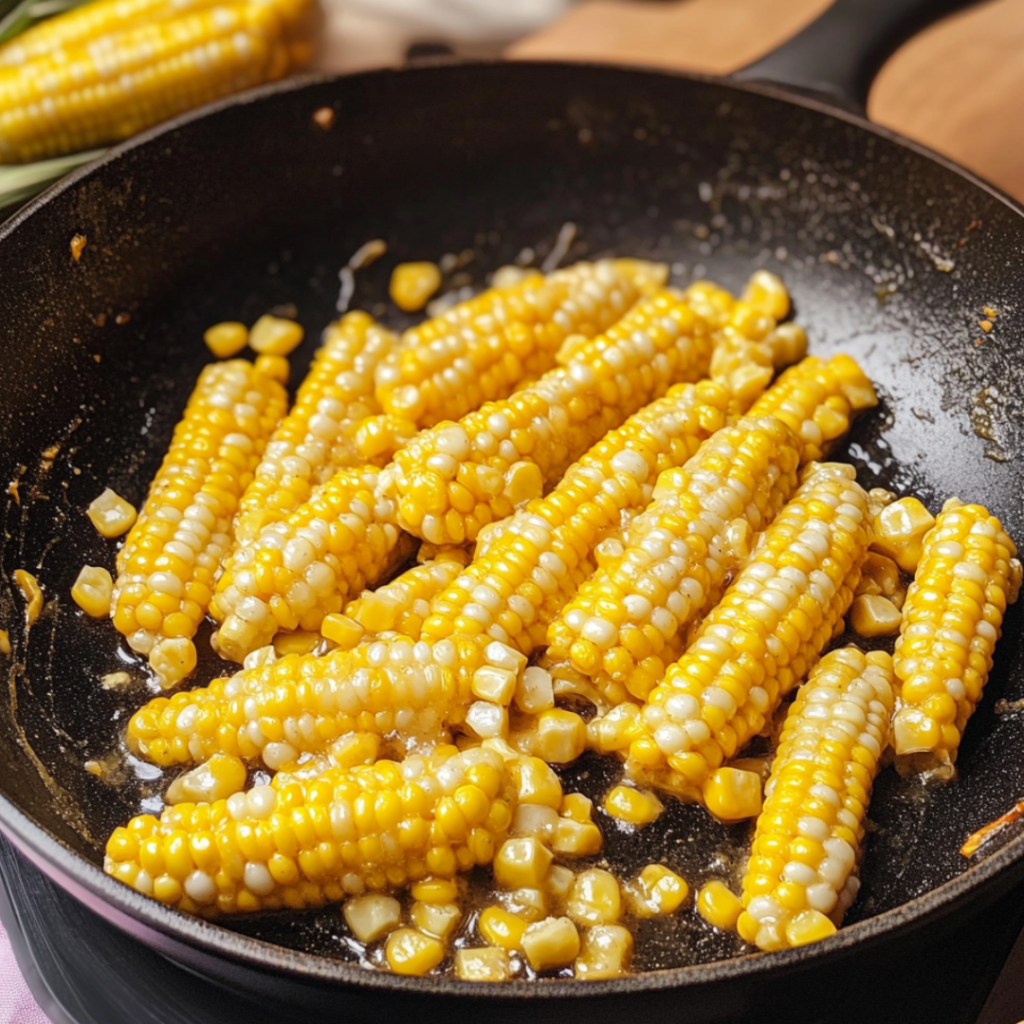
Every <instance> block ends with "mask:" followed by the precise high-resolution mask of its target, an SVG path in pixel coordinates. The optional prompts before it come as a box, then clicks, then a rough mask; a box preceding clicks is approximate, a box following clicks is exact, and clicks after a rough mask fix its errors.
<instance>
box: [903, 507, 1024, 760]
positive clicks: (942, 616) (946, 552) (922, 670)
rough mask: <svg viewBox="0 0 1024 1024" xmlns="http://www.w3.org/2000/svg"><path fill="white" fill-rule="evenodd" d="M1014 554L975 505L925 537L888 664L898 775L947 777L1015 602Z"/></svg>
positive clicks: (945, 517)
mask: <svg viewBox="0 0 1024 1024" xmlns="http://www.w3.org/2000/svg"><path fill="white" fill-rule="evenodd" d="M1016 553H1017V549H1016V547H1015V546H1014V543H1013V541H1012V540H1010V538H1009V537H1008V536H1007V535H1006V533H1005V531H1004V530H1003V527H1002V525H1001V524H1000V522H999V520H998V519H997V518H996V517H995V516H992V515H990V514H989V513H988V511H987V510H986V509H984V508H982V507H981V506H980V505H958V504H957V505H954V506H953V507H949V508H948V510H947V511H944V512H942V513H941V514H940V515H939V516H938V518H937V519H936V521H935V526H934V527H933V528H932V529H931V530H930V531H929V532H928V534H927V535H926V536H925V538H924V543H923V548H922V554H921V559H920V562H919V563H918V567H917V573H916V575H915V576H914V582H913V583H912V584H911V585H910V587H908V589H907V596H906V600H905V601H904V604H903V623H902V627H901V629H900V637H899V640H898V641H897V642H896V653H895V658H894V665H895V669H896V675H897V676H898V677H899V679H900V681H901V683H902V687H901V693H900V697H901V702H902V706H901V708H900V710H899V711H898V712H897V713H896V717H895V718H894V719H893V746H894V747H895V749H896V754H897V756H898V758H899V760H898V762H897V763H898V764H899V761H902V762H903V767H904V768H907V769H918V770H921V769H924V770H927V769H933V768H946V769H949V768H950V767H951V766H952V764H953V762H954V761H955V760H956V754H957V748H958V747H959V746H960V739H961V737H962V736H963V731H964V727H965V726H966V725H967V720H968V719H969V718H970V717H971V715H972V714H973V712H974V707H975V705H976V704H977V703H978V701H979V700H980V699H981V691H982V688H983V687H984V685H985V682H986V680H987V679H988V673H989V671H990V670H991V668H992V654H993V651H994V649H995V645H996V641H997V640H998V639H999V634H1000V631H1001V628H1002V622H1003V615H1004V614H1005V612H1006V606H1007V604H1008V603H1010V601H1012V600H1013V599H1014V598H1015V597H1016V590H1017V587H1018V586H1019V582H1020V563H1019V562H1017V561H1016V559H1015V557H1014V556H1015V555H1016ZM1014 563H1016V565H1015V564H1014ZM1015 584H1016V585H1015Z"/></svg>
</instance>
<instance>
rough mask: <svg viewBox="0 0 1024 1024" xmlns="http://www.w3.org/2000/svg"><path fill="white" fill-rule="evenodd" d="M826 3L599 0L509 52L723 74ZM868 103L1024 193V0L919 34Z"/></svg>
mask: <svg viewBox="0 0 1024 1024" xmlns="http://www.w3.org/2000/svg"><path fill="white" fill-rule="evenodd" d="M829 3H830V0H674V2H664V0H661V2H653V0H590V2H585V3H582V4H580V6H578V7H576V8H574V9H573V10H571V11H570V12H569V13H568V14H567V15H566V16H565V17H564V18H562V19H561V20H560V21H558V22H556V23H555V24H554V25H552V26H551V27H549V28H547V29H545V30H544V31H542V32H540V33H538V34H536V35H533V36H530V37H529V38H527V39H524V40H521V41H520V42H518V43H516V44H515V45H514V46H513V47H512V48H511V50H510V51H509V54H510V56H513V57H522V58H534V57H535V58H543V59H561V60H600V61H611V62H621V63H628V64H651V65H656V66H659V67H672V68H683V69H687V70H693V71H703V72H708V73H712V74H725V73H727V72H729V71H732V70H734V69H736V68H738V67H742V66H743V65H744V64H747V63H749V62H750V61H752V60H755V59H756V58H757V57H759V56H761V54H763V53H765V52H767V51H768V50H770V49H772V48H773V47H774V46H777V45H778V44H779V43H781V42H782V41H783V40H784V39H787V38H789V36H791V35H793V34H794V33H795V32H797V31H798V30H799V29H800V28H802V27H803V26H804V25H806V24H807V23H808V22H809V21H811V20H812V19H813V18H815V17H816V16H817V15H818V14H820V13H821V12H822V11H823V10H824V9H825V8H826V7H828V6H829ZM869 114H870V116H871V118H872V119H873V120H875V121H877V122H878V123H879V124H884V125H886V126H888V127H890V128H893V129H895V130H896V131H898V132H902V133H903V134H904V135H908V136H910V137H911V138H914V139H917V140H918V141H920V142H923V143H924V144H925V145H928V146H931V147H932V148H933V149H936V150H938V151H939V152H940V153H945V154H946V155H947V156H950V157H952V158H953V159H954V160H956V161H958V162H959V163H962V164H964V165H965V166H966V167H969V168H971V169H972V170H974V171H976V172H977V173H979V174H981V175H982V176H983V177H985V178H988V179H989V181H991V182H993V183H994V184H996V185H998V186H1000V187H1001V188H1003V189H1005V190H1006V191H1007V192H1009V193H1010V194H1011V195H1014V196H1016V197H1017V198H1018V199H1019V200H1021V201H1024V0H990V2H989V3H985V4H981V5H979V6H977V7H974V8H972V9H970V10H967V11H964V12H962V13H960V14H957V15H953V16H952V17H950V18H948V19H946V20H945V21H943V22H940V23H939V24H937V25H933V26H932V27H931V28H930V29H928V30H926V31H925V32H923V33H921V35H919V36H917V37H916V38H914V39H912V40H911V41H910V42H909V43H907V44H906V45H905V46H903V47H902V49H900V50H899V51H898V52H897V53H896V54H894V55H893V57H892V58H891V59H890V60H889V62H888V63H887V64H886V66H885V67H884V68H883V69H882V72H881V74H880V75H879V77H878V79H877V81H876V82H875V86H874V88H873V90H872V93H871V100H870V103H869Z"/></svg>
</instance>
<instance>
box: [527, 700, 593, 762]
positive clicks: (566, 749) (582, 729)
mask: <svg viewBox="0 0 1024 1024" xmlns="http://www.w3.org/2000/svg"><path fill="white" fill-rule="evenodd" d="M586 746H587V724H586V722H584V721H583V719H582V718H581V717H580V716H579V715H577V714H576V713H575V712H574V711H566V710H565V709H564V708H551V709H549V710H548V711H542V712H541V713H540V714H539V715H538V716H537V721H536V725H535V734H534V738H533V742H532V744H531V747H532V749H533V752H534V754H536V755H537V756H538V757H540V758H543V760H545V761H547V762H548V763H549V764H569V763H570V762H572V761H575V760H576V758H578V757H579V756H580V754H582V753H583V751H584V750H585V749H586Z"/></svg>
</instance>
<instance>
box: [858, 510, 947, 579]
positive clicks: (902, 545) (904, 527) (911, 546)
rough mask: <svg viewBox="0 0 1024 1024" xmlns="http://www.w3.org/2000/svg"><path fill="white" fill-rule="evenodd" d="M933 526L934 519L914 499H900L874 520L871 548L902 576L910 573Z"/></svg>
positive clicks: (914, 567) (915, 566)
mask: <svg viewBox="0 0 1024 1024" xmlns="http://www.w3.org/2000/svg"><path fill="white" fill-rule="evenodd" d="M934 525H935V517H934V516H933V515H932V514H931V513H930V512H929V511H928V509H926V508H925V507H924V505H922V504H921V502H920V501H918V500H917V498H900V500H899V501H894V502H893V503H892V504H891V505H886V506H885V508H883V509H882V510H881V511H880V512H879V513H878V515H877V516H875V520H874V529H875V536H874V540H873V541H872V543H871V547H872V548H873V550H875V551H877V552H879V554H882V555H887V556H888V557H889V558H891V559H893V561H895V562H896V564H897V565H898V566H899V567H900V568H901V569H902V570H903V571H904V572H913V571H914V570H915V569H916V568H917V563H918V561H919V559H920V558H921V544H922V542H923V541H924V537H925V534H926V533H928V531H929V530H930V529H931V528H932V527H933V526H934Z"/></svg>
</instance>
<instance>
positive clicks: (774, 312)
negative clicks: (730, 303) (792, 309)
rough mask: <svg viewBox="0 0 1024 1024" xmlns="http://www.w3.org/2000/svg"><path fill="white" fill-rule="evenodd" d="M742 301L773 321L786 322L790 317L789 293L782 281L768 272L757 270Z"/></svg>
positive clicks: (742, 296) (751, 277)
mask: <svg viewBox="0 0 1024 1024" xmlns="http://www.w3.org/2000/svg"><path fill="white" fill-rule="evenodd" d="M740 301H741V302H745V303H747V304H748V305H750V306H753V307H755V308H756V309H758V310H759V311H760V312H762V313H764V314H765V315H766V316H770V317H771V318H772V319H773V320H785V319H786V317H787V316H789V292H788V291H787V289H786V286H785V285H784V284H783V283H782V279H781V278H779V277H777V276H776V275H775V274H773V273H771V271H768V270H755V271H754V273H753V274H751V275H750V280H749V281H748V282H747V286H746V288H745V289H744V290H743V294H742V295H741V296H740Z"/></svg>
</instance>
